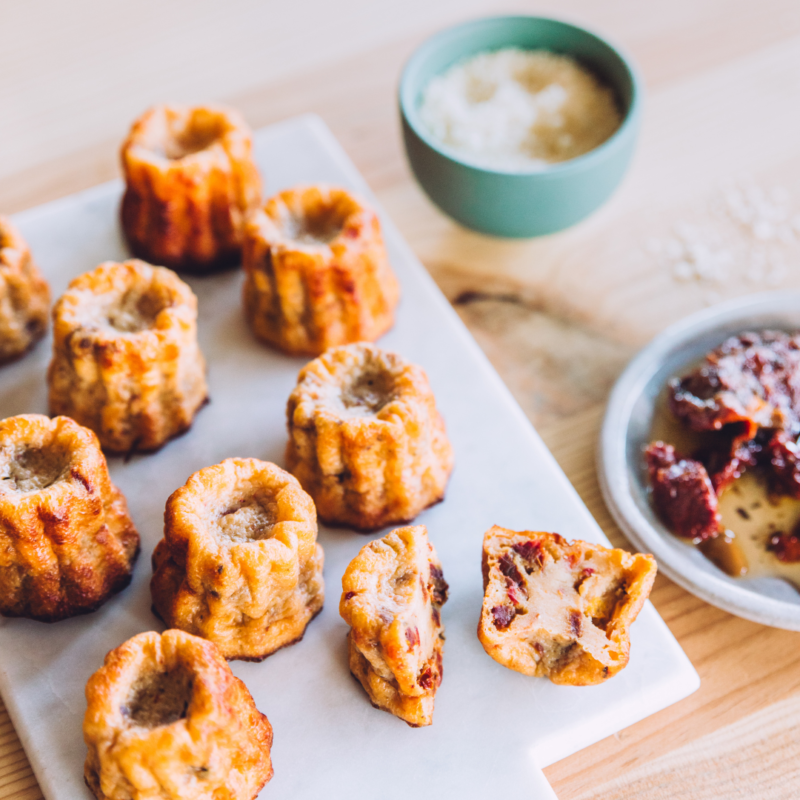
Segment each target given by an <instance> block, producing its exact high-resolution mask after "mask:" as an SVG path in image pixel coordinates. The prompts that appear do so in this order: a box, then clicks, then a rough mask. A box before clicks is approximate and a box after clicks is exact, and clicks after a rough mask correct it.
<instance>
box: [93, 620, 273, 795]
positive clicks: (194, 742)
mask: <svg viewBox="0 0 800 800" xmlns="http://www.w3.org/2000/svg"><path fill="white" fill-rule="evenodd" d="M83 738H84V741H85V742H86V746H87V748H88V751H89V752H88V755H87V757H86V764H85V766H84V777H85V779H86V785H87V786H88V787H89V788H90V789H91V790H92V792H93V794H94V796H95V797H96V798H98V800H253V798H255V797H256V795H257V794H258V793H259V791H260V790H261V788H262V787H263V786H264V785H265V784H266V783H267V781H268V780H270V778H271V777H272V762H271V759H270V748H271V746H272V727H271V726H270V724H269V720H268V719H267V718H266V717H265V716H264V715H263V714H262V713H260V712H259V710H258V709H257V708H256V706H255V703H254V702H253V698H252V697H251V695H250V692H249V691H248V690H247V687H246V686H245V685H244V683H242V681H240V680H239V679H238V678H236V677H234V675H233V673H232V672H231V670H230V667H229V666H228V665H227V663H226V662H225V659H224V658H223V657H222V655H221V654H220V653H219V650H218V649H217V648H216V646H215V645H214V644H212V643H211V642H206V641H204V640H203V639H199V638H198V637H196V636H191V635H189V634H188V633H184V632H183V631H175V630H169V631H166V632H165V633H163V634H158V633H154V632H149V633H140V634H139V635H138V636H134V637H133V638H132V639H129V640H128V641H127V642H125V643H124V644H122V645H120V646H119V647H117V648H116V649H115V650H112V651H111V652H110V653H109V654H108V655H107V656H106V658H105V663H104V664H103V666H102V667H100V669H99V670H97V672H95V673H94V675H92V677H91V678H89V682H88V683H87V684H86V716H85V717H84V721H83Z"/></svg>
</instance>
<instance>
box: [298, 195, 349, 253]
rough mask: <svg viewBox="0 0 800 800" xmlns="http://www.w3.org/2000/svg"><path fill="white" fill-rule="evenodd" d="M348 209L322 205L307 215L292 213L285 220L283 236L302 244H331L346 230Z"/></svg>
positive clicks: (334, 205) (307, 211)
mask: <svg viewBox="0 0 800 800" xmlns="http://www.w3.org/2000/svg"><path fill="white" fill-rule="evenodd" d="M346 221H347V209H345V208H343V207H342V206H341V205H340V204H335V203H331V204H330V205H328V204H325V205H321V206H319V207H317V208H314V209H313V210H306V212H305V213H296V212H292V213H290V214H288V215H287V216H286V217H285V218H284V220H283V234H284V236H286V238H288V239H291V240H292V241H295V242H299V243H300V244H311V245H314V244H316V245H319V244H329V243H330V242H332V241H333V240H334V239H335V238H336V237H337V236H338V235H339V234H340V233H341V232H342V228H344V225H345V222H346Z"/></svg>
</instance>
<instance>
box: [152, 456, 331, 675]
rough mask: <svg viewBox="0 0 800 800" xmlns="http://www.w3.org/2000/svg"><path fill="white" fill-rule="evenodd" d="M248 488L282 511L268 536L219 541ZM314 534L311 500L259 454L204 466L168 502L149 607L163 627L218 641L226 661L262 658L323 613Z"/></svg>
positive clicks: (296, 637) (155, 556)
mask: <svg viewBox="0 0 800 800" xmlns="http://www.w3.org/2000/svg"><path fill="white" fill-rule="evenodd" d="M253 492H255V493H262V494H267V495H269V496H271V497H273V498H274V500H275V502H276V503H278V505H279V507H280V508H281V509H282V511H280V512H279V516H278V517H276V518H274V520H273V527H272V529H271V532H270V536H269V537H268V538H266V539H260V540H248V541H238V542H227V541H225V540H224V539H220V533H219V530H218V528H217V527H216V526H217V525H218V520H219V519H220V518H221V516H225V515H226V514H227V513H228V512H227V509H228V507H229V505H230V503H231V502H234V503H235V504H240V503H241V502H242V499H243V498H247V497H248V496H252V493H253ZM239 507H241V505H239ZM197 509H203V511H202V512H200V513H198V512H197ZM276 513H278V512H276ZM287 514H288V517H287V516H285V515H287ZM316 536H317V522H316V513H315V510H314V504H313V501H312V500H311V498H310V497H309V496H308V495H307V494H306V493H305V492H304V491H303V490H302V488H301V487H300V484H299V483H298V482H297V480H296V479H295V478H294V477H292V476H291V475H290V474H289V473H287V472H285V471H284V470H282V469H280V468H279V467H277V466H276V465H274V464H270V463H268V462H264V461H259V460H258V459H227V460H226V461H223V462H222V463H221V464H217V465H214V466H212V467H206V468H205V469H203V470H200V471H198V472H196V473H195V474H194V475H192V476H191V477H190V478H189V480H188V481H187V483H186V485H185V486H183V487H181V488H180V489H178V490H176V491H175V492H173V494H172V496H171V497H170V499H169V501H168V503H167V507H166V510H165V513H164V539H162V540H161V541H160V542H159V543H158V545H157V546H156V548H155V550H154V551H153V556H152V563H153V578H152V580H151V582H150V591H151V595H152V599H153V607H154V611H155V613H156V614H157V616H159V617H160V618H161V619H163V620H164V621H165V622H166V624H167V625H170V626H171V627H175V628H180V629H182V630H186V631H188V632H189V633H193V634H195V635H200V636H203V637H205V638H207V639H209V640H211V641H213V642H215V643H216V644H217V645H218V646H219V648H220V651H221V653H222V654H223V656H224V657H225V658H227V659H229V660H243V661H262V660H263V659H265V658H267V657H268V656H270V655H272V653H274V652H276V651H277V650H280V649H282V648H283V647H286V646H288V645H290V644H293V643H295V642H298V641H300V640H301V639H302V638H303V635H304V633H305V629H306V627H307V626H308V624H309V623H310V622H311V620H312V619H313V618H314V617H315V616H316V615H317V614H318V613H319V612H320V611H321V610H322V606H323V602H324V583H323V579H322V563H323V553H322V548H321V547H320V546H319V545H318V544H317V541H316ZM281 576H285V577H281ZM289 576H294V577H289Z"/></svg>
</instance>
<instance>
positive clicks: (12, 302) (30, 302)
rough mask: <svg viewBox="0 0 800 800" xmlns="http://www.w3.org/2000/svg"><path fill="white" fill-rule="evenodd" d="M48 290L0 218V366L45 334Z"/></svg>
mask: <svg viewBox="0 0 800 800" xmlns="http://www.w3.org/2000/svg"><path fill="white" fill-rule="evenodd" d="M49 309H50V287H49V286H48V285H47V281H45V279H44V278H43V277H42V275H41V273H40V272H39V270H38V268H37V267H36V264H34V263H33V259H32V258H31V251H30V248H29V247H28V245H27V243H26V242H25V240H24V239H23V238H22V235H21V234H20V232H19V231H18V230H17V229H16V227H15V226H14V225H13V224H12V223H11V220H10V219H8V217H3V216H0V364H4V363H6V362H7V361H12V360H13V359H15V358H19V356H21V355H24V354H25V353H26V352H27V351H28V350H30V349H31V347H33V346H34V345H35V344H36V342H38V341H39V340H40V339H41V338H42V337H43V336H44V334H45V331H46V330H47V315H48V311H49Z"/></svg>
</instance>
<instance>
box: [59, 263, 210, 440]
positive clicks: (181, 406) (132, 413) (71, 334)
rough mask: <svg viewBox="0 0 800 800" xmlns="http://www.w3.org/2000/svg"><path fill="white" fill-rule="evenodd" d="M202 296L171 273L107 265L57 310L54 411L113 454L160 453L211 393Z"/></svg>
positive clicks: (76, 283) (73, 287) (82, 279)
mask: <svg viewBox="0 0 800 800" xmlns="http://www.w3.org/2000/svg"><path fill="white" fill-rule="evenodd" d="M205 374H206V367H205V361H204V359H203V354H202V353H201V352H200V348H199V346H198V344H197V298H196V297H195V296H194V293H193V292H192V290H191V289H190V288H189V287H188V286H187V285H186V284H185V283H184V282H183V281H182V280H181V279H180V278H178V276H177V275H176V274H175V273H174V272H172V271H171V270H168V269H164V268H163V267H152V266H150V265H149V264H145V263H144V261H136V260H131V261H125V262H124V263H122V264H119V263H116V262H113V261H107V262H106V263H104V264H101V265H100V266H99V267H97V269H95V270H93V271H92V272H87V273H85V274H84V275H80V276H79V277H77V278H75V280H73V281H72V283H70V285H69V287H68V289H67V291H66V293H65V294H64V295H62V297H61V298H60V299H59V301H58V302H57V303H56V305H55V307H54V309H53V359H52V361H51V362H50V370H49V372H48V382H49V385H50V413H51V414H54V415H55V414H64V415H66V416H70V417H72V418H73V419H75V420H76V421H77V422H79V423H80V424H81V425H85V426H86V427H87V428H91V429H92V430H93V431H94V432H95V433H96V434H97V437H98V438H99V439H100V444H101V445H102V446H103V449H104V450H106V451H107V452H110V453H130V452H132V451H148V450H156V449H158V448H159V447H161V446H162V445H163V444H164V443H166V442H167V441H168V440H169V439H171V438H172V437H174V436H177V435H178V434H180V433H183V431H185V430H187V429H188V428H189V426H190V425H191V424H192V420H193V419H194V416H195V414H196V413H197V411H198V409H199V408H200V407H201V406H202V405H203V404H204V403H205V401H206V398H207V396H208V388H207V386H206V377H205Z"/></svg>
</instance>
